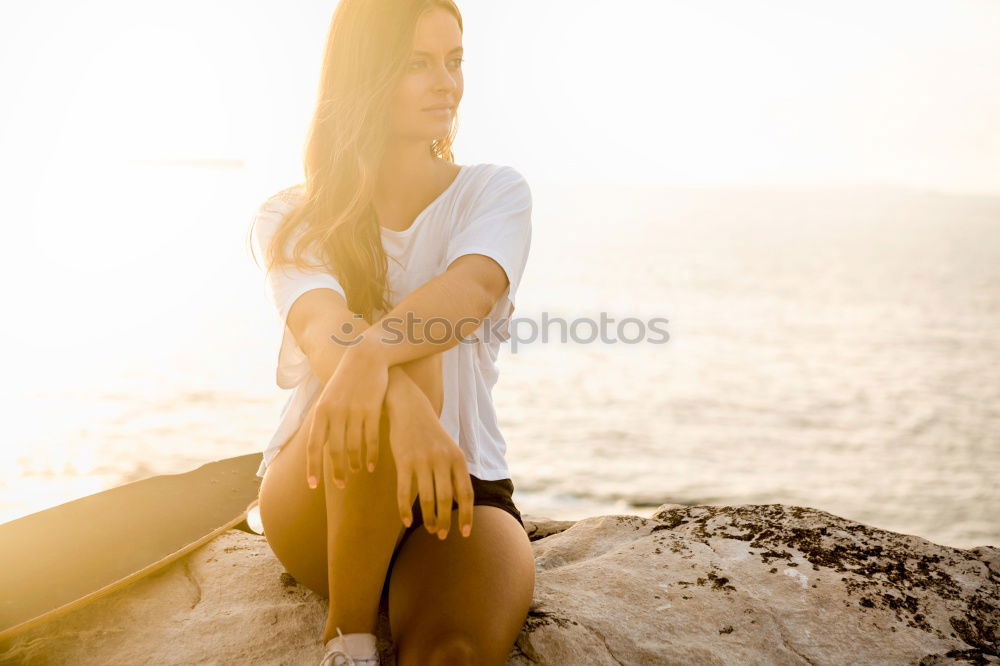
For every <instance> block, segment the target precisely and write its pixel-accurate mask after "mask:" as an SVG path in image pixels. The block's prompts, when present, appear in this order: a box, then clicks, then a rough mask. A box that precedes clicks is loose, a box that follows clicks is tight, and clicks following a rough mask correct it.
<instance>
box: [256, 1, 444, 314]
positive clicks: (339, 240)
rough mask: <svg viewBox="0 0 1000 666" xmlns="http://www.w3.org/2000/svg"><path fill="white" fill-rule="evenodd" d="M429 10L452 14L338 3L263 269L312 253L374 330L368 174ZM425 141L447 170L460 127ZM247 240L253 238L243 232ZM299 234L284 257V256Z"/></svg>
mask: <svg viewBox="0 0 1000 666" xmlns="http://www.w3.org/2000/svg"><path fill="white" fill-rule="evenodd" d="M432 7H441V8H443V9H446V10H447V11H449V12H451V13H452V14H453V15H454V16H455V19H456V20H457V21H458V27H459V30H462V29H463V28H462V15H461V14H460V13H459V11H458V7H457V6H456V5H455V3H454V1H453V0H340V3H339V4H338V5H337V8H336V9H335V10H334V12H333V18H332V20H331V22H330V29H329V32H328V34H327V41H326V49H325V53H324V57H323V68H322V74H321V78H320V84H319V90H318V96H317V97H318V99H317V104H316V109H315V112H314V114H313V118H312V123H311V125H310V128H309V134H308V138H307V141H306V147H305V155H304V160H303V162H304V166H305V182H304V185H303V186H302V187H301V188H298V187H293V188H288V189H287V190H283V193H284V192H288V191H289V190H292V189H300V191H301V193H302V198H301V200H300V201H299V202H298V203H297V204H296V205H295V206H294V208H293V209H292V210H291V211H290V212H289V213H288V215H286V216H285V217H284V218H283V219H282V221H281V223H280V224H279V225H278V227H277V229H276V230H275V232H274V235H273V236H272V238H271V242H270V244H269V245H268V247H267V251H266V254H267V265H268V267H269V268H271V267H275V266H278V265H285V264H290V265H294V266H296V267H298V268H301V269H315V268H318V267H316V266H311V265H309V264H307V263H306V261H305V259H304V256H303V255H304V254H305V253H306V252H312V253H314V256H316V257H319V259H320V261H321V262H322V264H323V266H322V268H323V269H324V270H325V271H327V272H330V273H331V274H332V275H334V276H335V277H336V278H337V280H338V281H339V282H340V284H341V285H342V286H343V287H344V291H345V292H346V293H347V305H348V307H349V308H350V309H351V311H352V312H355V313H357V314H360V315H362V316H363V317H364V318H365V320H366V321H367V322H368V323H369V324H373V323H374V316H375V311H376V310H380V311H382V312H383V313H384V312H388V311H389V310H390V309H391V305H390V303H389V299H388V294H387V291H388V283H387V275H388V257H387V255H386V253H385V249H384V248H383V247H382V237H381V232H380V227H379V224H378V219H377V217H376V215H375V212H374V209H373V207H372V197H373V194H374V190H375V176H376V174H377V170H378V166H379V163H380V161H381V158H382V155H383V154H384V149H385V146H386V143H387V138H388V127H389V122H390V120H391V118H390V111H391V104H392V96H393V94H394V92H395V89H396V85H397V83H398V81H399V79H400V77H401V75H402V74H403V72H404V71H405V63H406V60H407V58H408V57H409V54H410V51H411V49H412V47H413V38H414V33H415V32H416V25H417V20H418V19H419V17H420V15H421V14H422V13H423V12H424V11H426V10H428V9H431V8H432ZM457 121H458V116H457V114H456V115H455V116H454V119H453V121H452V126H451V129H450V131H449V133H448V135H447V136H446V137H444V138H442V139H435V140H433V141H432V142H431V147H430V151H431V155H432V156H434V157H436V158H438V159H441V160H445V161H447V162H454V155H453V153H452V150H451V146H452V143H453V142H454V139H455V134H456V132H457V129H458V122H457ZM250 234H251V235H252V234H253V229H252V227H251V230H250ZM293 236H298V239H297V240H296V242H295V245H294V247H293V248H292V256H291V257H286V256H284V252H283V248H285V247H286V244H287V243H288V241H289V240H290V239H291V238H292V237H293Z"/></svg>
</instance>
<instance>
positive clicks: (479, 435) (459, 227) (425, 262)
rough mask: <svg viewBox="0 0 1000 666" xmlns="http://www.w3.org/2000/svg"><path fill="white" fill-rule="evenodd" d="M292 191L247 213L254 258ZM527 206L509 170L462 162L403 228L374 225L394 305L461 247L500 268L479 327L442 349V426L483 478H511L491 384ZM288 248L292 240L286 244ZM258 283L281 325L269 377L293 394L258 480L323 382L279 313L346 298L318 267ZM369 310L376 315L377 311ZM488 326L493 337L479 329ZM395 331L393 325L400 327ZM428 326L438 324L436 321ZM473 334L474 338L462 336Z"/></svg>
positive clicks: (521, 264)
mask: <svg viewBox="0 0 1000 666" xmlns="http://www.w3.org/2000/svg"><path fill="white" fill-rule="evenodd" d="M300 188H301V186H293V187H290V188H287V189H285V190H282V191H281V192H278V193H277V194H275V195H273V196H271V197H270V198H269V199H268V200H267V201H265V202H264V203H263V204H261V206H260V207H259V208H258V210H257V211H256V213H255V215H254V225H253V242H254V246H255V249H256V251H257V256H258V257H261V258H262V260H261V263H262V264H264V263H265V262H264V261H263V257H264V250H265V248H266V243H267V242H269V240H270V237H271V235H272V234H273V233H274V230H275V229H276V228H277V224H278V223H279V222H280V221H281V219H282V218H283V217H284V216H285V215H287V214H288V212H289V211H290V210H291V209H292V207H293V205H294V203H295V202H296V201H298V199H299V198H300V197H301V196H302V190H301V189H300ZM531 205H532V199H531V190H530V188H529V187H528V183H527V181H525V179H524V177H523V176H522V175H521V174H520V173H519V172H518V171H517V170H516V169H514V168H513V167H510V166H501V165H496V164H470V165H464V166H462V167H461V169H460V171H459V172H458V175H457V176H456V177H455V180H454V181H452V183H451V185H449V186H448V188H447V189H446V190H445V191H444V192H442V193H441V194H440V195H439V196H438V197H437V198H436V199H435V200H434V201H432V202H431V203H430V204H429V205H428V206H427V207H426V208H425V209H424V210H423V211H421V212H420V214H419V215H417V217H416V218H415V219H414V221H413V223H412V224H411V225H410V226H409V227H408V228H407V229H405V230H404V231H394V230H392V229H386V228H384V227H382V228H381V235H382V244H383V246H384V247H385V251H386V253H387V254H388V255H389V262H388V271H389V274H388V286H389V290H390V291H389V302H390V303H391V304H392V306H393V307H395V306H396V305H398V304H399V302H400V301H401V300H403V299H404V298H405V297H406V296H408V295H409V294H410V293H411V292H413V291H414V290H416V289H417V287H419V286H421V285H422V284H424V283H426V282H427V281H429V280H430V279H432V278H434V277H435V276H437V275H440V274H441V273H443V272H444V271H445V270H446V269H447V267H448V266H449V265H450V264H451V263H452V262H453V261H455V259H457V258H458V257H460V256H462V255H465V254H483V255H486V256H488V257H490V258H492V259H494V260H495V261H496V262H497V263H498V264H500V266H501V267H502V268H503V269H504V271H505V272H506V273H507V279H508V280H509V281H510V286H509V287H508V289H507V290H506V291H505V292H504V294H503V295H502V296H501V297H500V299H499V300H498V301H497V302H496V304H495V305H494V307H493V309H492V310H491V311H490V313H489V314H488V315H487V318H486V320H484V322H483V324H482V325H480V326H479V327H478V328H477V329H476V330H475V331H474V332H473V333H471V334H469V335H468V336H467V337H466V340H467V341H466V342H460V343H458V344H456V345H455V346H453V347H451V348H450V349H448V350H446V351H445V352H444V353H443V355H442V372H443V380H444V403H443V407H442V412H441V418H440V420H441V424H442V425H443V426H444V428H445V430H446V431H447V432H448V433H449V434H450V435H451V437H452V439H454V440H455V441H456V442H457V443H458V445H459V447H460V448H461V449H462V452H463V453H464V454H465V461H466V464H467V467H468V470H469V473H470V474H471V475H473V476H476V477H478V478H480V479H483V480H496V479H505V478H509V477H510V472H509V471H508V468H507V462H506V459H505V457H504V456H505V453H506V450H507V445H506V442H505V441H504V438H503V435H502V434H501V433H500V428H499V427H498V424H497V416H496V411H495V410H494V407H493V395H492V389H493V386H494V384H496V381H497V378H498V377H499V371H498V368H497V365H496V361H497V355H498V353H499V347H500V343H501V342H504V341H506V340H508V339H510V327H509V321H505V320H509V318H510V316H511V314H512V313H513V311H514V299H515V295H516V294H517V288H518V285H519V283H520V281H521V275H522V274H523V272H524V268H525V265H526V263H527V260H528V251H529V248H530V245H531ZM287 247H288V248H290V247H291V242H289V244H288V246H287ZM306 256H307V258H308V259H309V260H310V263H315V264H319V262H318V261H316V260H315V259H316V258H315V256H310V255H308V254H307V255H306ZM393 257H395V259H397V260H398V262H399V263H397V262H396V261H393ZM265 283H266V287H267V295H268V298H269V300H270V301H271V302H272V303H273V304H274V306H275V307H276V308H277V311H278V318H279V320H280V325H281V327H282V333H281V347H280V350H279V352H278V367H277V374H276V379H277V383H278V386H279V387H280V388H283V389H292V393H291V395H290V396H289V397H288V401H287V402H286V403H285V406H284V408H283V409H282V412H281V419H280V422H279V424H278V428H277V430H276V431H275V433H274V436H273V437H272V438H271V441H270V442H268V444H267V446H266V447H265V448H264V458H263V460H262V461H261V464H260V467H259V468H258V470H257V476H258V477H263V476H264V471H265V470H266V469H267V466H268V465H269V464H270V462H271V460H273V459H274V456H276V455H277V453H278V451H279V450H280V449H281V447H282V446H283V445H284V444H285V443H286V442H287V441H288V439H289V438H290V437H291V436H292V435H293V434H294V433H295V431H296V429H297V428H298V427H299V425H300V424H301V423H302V420H303V418H304V417H305V415H306V413H307V412H308V410H309V408H310V407H311V406H312V404H313V402H314V401H315V399H316V397H317V396H318V395H319V391H320V389H322V383H321V381H320V380H319V378H318V377H317V376H316V375H315V374H314V373H313V372H312V368H311V366H310V365H309V359H308V357H306V355H305V353H304V352H303V351H302V350H301V349H300V348H299V346H298V344H297V342H296V340H295V337H294V336H293V335H292V332H291V331H290V330H289V329H288V327H287V325H286V319H287V317H288V311H289V310H290V309H291V307H292V304H293V303H294V302H295V300H296V299H297V298H298V297H299V296H301V295H302V294H304V293H306V292H307V291H309V290H311V289H316V288H328V289H333V290H334V291H337V292H339V293H340V294H341V295H342V296H344V297H345V299H346V294H345V293H344V289H343V287H341V285H340V283H339V282H338V281H337V279H336V278H335V277H334V276H333V275H331V274H329V273H326V272H320V271H318V270H317V271H302V270H299V269H296V268H294V267H281V268H277V269H275V270H273V271H265ZM375 314H376V319H377V318H378V317H381V316H383V315H384V314H385V312H382V311H378V312H376V313H375ZM498 322H499V323H498ZM487 326H489V328H490V331H491V332H493V333H498V335H494V334H492V333H488V332H487V331H486V330H485V329H486V328H487ZM394 328H395V330H402V329H401V328H400V326H399V325H396V326H395V327H394ZM434 329H436V330H438V331H440V328H439V327H434ZM472 339H478V341H476V342H468V341H469V340H472Z"/></svg>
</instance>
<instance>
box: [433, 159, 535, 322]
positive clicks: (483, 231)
mask: <svg viewBox="0 0 1000 666" xmlns="http://www.w3.org/2000/svg"><path fill="white" fill-rule="evenodd" d="M531 204H532V200H531V188H530V187H529V186H528V183H527V181H526V180H525V179H524V176H522V175H521V174H520V172H518V171H517V170H516V169H514V168H513V167H509V166H502V167H499V168H498V169H497V170H496V171H494V173H493V174H492V175H491V176H489V178H488V180H487V182H486V184H485V185H484V187H483V191H482V192H481V193H480V195H479V196H478V197H477V198H476V200H475V203H474V204H473V205H472V209H471V211H470V213H469V214H468V215H466V216H464V219H463V221H462V222H461V223H460V224H459V225H458V227H457V228H456V230H455V232H454V233H453V234H452V237H451V238H450V239H449V241H448V252H447V258H446V260H445V268H447V267H448V266H450V265H451V263H452V262H453V261H455V260H456V259H458V258H459V257H461V256H463V255H466V254H482V255H485V256H487V257H490V258H491V259H493V260H494V261H496V262H497V263H498V264H500V267H501V268H503V270H504V272H505V273H506V274H507V279H508V280H509V281H510V285H509V286H508V288H507V290H506V291H505V292H504V293H503V294H502V295H501V296H500V299H499V300H498V301H497V303H496V304H495V305H494V307H493V310H492V311H491V312H490V313H489V315H487V316H488V318H489V320H490V322H491V326H492V323H494V322H499V321H500V320H509V318H510V316H511V315H512V314H513V312H514V303H515V300H516V298H517V290H518V287H519V286H520V284H521V276H522V275H523V274H524V269H525V266H526V265H527V263H528V252H529V250H530V248H531ZM492 330H498V331H499V333H500V340H499V341H500V342H505V341H506V340H509V339H510V326H509V321H506V322H504V323H503V325H502V326H497V327H495V328H493V329H492Z"/></svg>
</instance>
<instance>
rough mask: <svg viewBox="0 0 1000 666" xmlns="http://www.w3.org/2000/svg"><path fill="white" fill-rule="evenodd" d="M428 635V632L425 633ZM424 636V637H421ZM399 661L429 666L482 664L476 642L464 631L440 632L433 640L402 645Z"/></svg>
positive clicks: (402, 665) (404, 665)
mask: <svg viewBox="0 0 1000 666" xmlns="http://www.w3.org/2000/svg"><path fill="white" fill-rule="evenodd" d="M425 635H426V634H425ZM421 638H423V637H421ZM400 648H401V649H400V650H399V655H398V662H399V664H400V666H406V664H426V665H427V666H444V665H445V664H447V665H448V666H452V665H454V664H470V665H471V664H481V663H483V662H482V661H481V659H480V655H479V654H478V653H477V651H476V642H475V640H473V639H472V637H470V636H467V635H465V634H463V633H458V632H449V633H445V634H439V635H438V637H437V638H434V639H431V640H426V639H424V640H421V641H419V642H412V641H411V642H410V644H409V645H402V646H400Z"/></svg>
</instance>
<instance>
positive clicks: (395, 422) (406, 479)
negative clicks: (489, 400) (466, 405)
mask: <svg viewBox="0 0 1000 666" xmlns="http://www.w3.org/2000/svg"><path fill="white" fill-rule="evenodd" d="M389 447H390V448H391V449H392V456H393V458H394V459H395V462H396V503H397V504H398V505H399V515H400V517H401V518H402V519H403V524H404V525H406V526H407V527H409V526H410V525H411V524H412V523H413V516H412V511H411V509H412V507H411V500H410V495H411V488H412V486H413V477H414V475H415V476H416V477H417V488H418V495H419V499H420V512H421V513H422V514H423V517H424V527H425V528H426V529H427V531H428V532H430V533H431V534H434V533H437V534H438V538H439V539H444V538H445V537H447V536H448V528H449V527H451V504H452V500H453V499H454V501H455V502H457V503H458V524H459V525H460V526H461V530H462V536H465V537H467V536H469V534H471V532H472V500H473V499H475V495H474V493H473V490H472V479H471V478H470V477H469V470H468V467H467V466H466V464H465V455H464V454H463V453H462V450H461V449H460V448H459V447H458V444H456V443H455V440H453V439H452V438H451V435H449V434H448V431H446V430H445V429H444V426H442V425H441V421H440V419H439V417H438V416H437V414H435V413H434V410H433V407H432V406H431V403H430V401H429V400H427V399H426V396H425V397H424V400H422V401H416V402H415V403H405V404H403V405H402V406H393V405H391V404H390V406H389ZM435 499H436V505H437V512H436V514H435Z"/></svg>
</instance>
